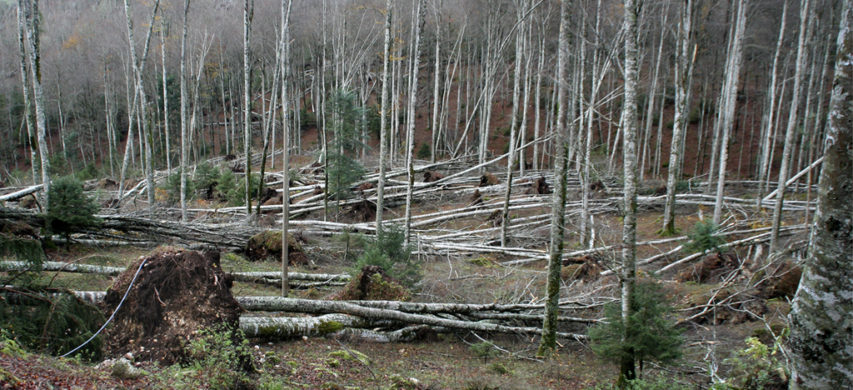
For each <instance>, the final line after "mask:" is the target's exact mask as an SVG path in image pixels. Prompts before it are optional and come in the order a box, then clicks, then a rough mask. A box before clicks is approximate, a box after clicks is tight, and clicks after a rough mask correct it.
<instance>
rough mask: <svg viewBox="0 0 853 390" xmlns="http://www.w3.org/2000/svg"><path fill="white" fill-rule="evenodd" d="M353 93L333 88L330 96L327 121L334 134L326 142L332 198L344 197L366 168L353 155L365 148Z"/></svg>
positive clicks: (358, 109) (359, 113)
mask: <svg viewBox="0 0 853 390" xmlns="http://www.w3.org/2000/svg"><path fill="white" fill-rule="evenodd" d="M362 110H363V108H362V107H359V106H357V105H356V96H355V94H354V93H353V92H350V91H344V90H340V91H336V92H335V93H334V94H333V95H332V97H331V98H330V99H329V118H328V123H329V125H330V128H331V129H332V133H333V134H334V138H333V139H332V141H331V143H330V145H329V149H328V150H329V161H328V180H329V181H328V183H327V186H328V189H329V192H328V193H329V196H331V197H332V198H333V199H338V200H340V199H345V198H348V197H349V195H350V194H351V191H350V188H351V187H352V185H353V183H355V182H356V181H358V180H361V178H362V177H363V176H364V173H365V170H364V168H363V167H362V166H361V164H359V163H358V162H357V161H356V160H355V159H354V158H353V157H352V156H353V155H355V153H356V151H357V150H359V149H361V148H364V147H365V145H364V144H363V143H362V142H361V130H360V125H361V113H362Z"/></svg>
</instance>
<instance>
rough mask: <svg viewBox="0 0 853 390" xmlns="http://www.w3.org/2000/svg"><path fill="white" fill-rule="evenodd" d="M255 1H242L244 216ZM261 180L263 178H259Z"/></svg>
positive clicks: (248, 203)
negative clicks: (250, 61)
mask: <svg viewBox="0 0 853 390" xmlns="http://www.w3.org/2000/svg"><path fill="white" fill-rule="evenodd" d="M254 8H255V1H254V0H245V1H244V3H243V154H245V155H246V156H245V157H246V216H247V217H248V220H251V218H252V183H251V179H252V155H251V154H252V100H251V99H252V95H251V92H252V88H251V87H252V81H251V79H252V73H251V69H252V64H250V63H249V43H250V41H249V36H250V34H251V33H252V30H251V27H252V17H253V15H254ZM261 180H263V178H261Z"/></svg>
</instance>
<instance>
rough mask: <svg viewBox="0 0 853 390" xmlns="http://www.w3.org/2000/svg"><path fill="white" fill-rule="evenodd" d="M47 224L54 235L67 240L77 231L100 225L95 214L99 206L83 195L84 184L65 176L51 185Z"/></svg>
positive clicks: (46, 217)
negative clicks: (59, 235)
mask: <svg viewBox="0 0 853 390" xmlns="http://www.w3.org/2000/svg"><path fill="white" fill-rule="evenodd" d="M47 196H48V202H49V207H48V209H47V215H46V216H45V224H46V226H47V228H48V230H50V231H51V232H53V233H57V234H63V235H65V237H66V238H68V237H69V235H70V234H71V233H73V232H75V231H78V230H81V229H85V228H87V227H91V226H97V225H98V224H100V219H98V218H96V217H95V216H94V214H95V213H96V212H98V209H99V208H98V205H97V204H96V203H95V201H94V200H92V199H91V198H89V197H88V196H87V195H86V194H84V193H83V184H82V183H80V181H78V180H77V179H76V178H74V177H73V176H63V177H60V178H59V179H56V180H54V181H53V183H51V186H50V191H49V192H48V195H47Z"/></svg>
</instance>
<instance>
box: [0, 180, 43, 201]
mask: <svg viewBox="0 0 853 390" xmlns="http://www.w3.org/2000/svg"><path fill="white" fill-rule="evenodd" d="M42 187H44V184H36V185H34V186H30V187H27V188H24V189H22V190H18V191H15V192H13V193H11V194H6V195H2V196H0V202H5V201H7V200H16V199H20V198H23V197H25V196H27V195H29V194H33V193H36V192H38V191H41V189H42Z"/></svg>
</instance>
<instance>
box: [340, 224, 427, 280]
mask: <svg viewBox="0 0 853 390" xmlns="http://www.w3.org/2000/svg"><path fill="white" fill-rule="evenodd" d="M405 238H406V236H405V234H404V232H403V229H402V228H401V227H399V226H396V225H386V226H385V227H383V229H382V231H381V232H380V233H379V234H378V235H377V237H376V238H375V239H374V240H372V241H370V242H368V243H367V249H365V251H364V253H362V254H361V256H359V257H358V259H357V260H356V264H355V269H354V272H358V271H360V270H361V269H362V268H364V266H366V265H375V266H378V267H380V268H382V269H383V270H384V271H385V273H386V274H388V276H391V277H392V278H394V279H396V280H398V281H399V282H400V283H402V284H403V285H404V286H406V287H410V288H411V287H412V286H414V285H415V283H417V282H418V281H419V280H420V279H421V269H420V266H419V265H418V264H417V263H416V262H414V261H413V259H412V247H411V246H409V245H405Z"/></svg>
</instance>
